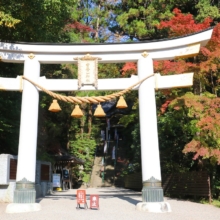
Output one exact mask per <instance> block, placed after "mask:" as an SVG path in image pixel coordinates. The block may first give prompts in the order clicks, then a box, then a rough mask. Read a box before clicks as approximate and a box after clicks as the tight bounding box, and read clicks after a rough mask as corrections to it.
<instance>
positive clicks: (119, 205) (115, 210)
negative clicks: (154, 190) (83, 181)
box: [0, 187, 220, 220]
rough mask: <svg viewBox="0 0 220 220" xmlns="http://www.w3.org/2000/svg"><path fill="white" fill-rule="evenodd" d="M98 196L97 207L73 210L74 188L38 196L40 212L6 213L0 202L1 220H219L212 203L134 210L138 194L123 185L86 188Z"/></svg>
mask: <svg viewBox="0 0 220 220" xmlns="http://www.w3.org/2000/svg"><path fill="white" fill-rule="evenodd" d="M90 194H98V195H99V205H100V209H99V210H90V209H87V210H85V209H80V210H78V209H76V190H74V189H71V190H68V191H66V192H54V193H53V195H48V196H46V197H44V198H41V199H38V200H37V202H38V203H40V204H41V211H37V212H29V213H19V214H7V213H5V210H6V206H7V204H6V203H0V220H102V219H103V220H136V219H137V220H142V219H143V220H146V219H147V220H220V208H216V207H214V206H212V205H204V204H198V203H194V202H189V201H181V200H177V199H170V198H165V201H166V202H168V203H169V204H170V206H171V209H172V212H171V213H148V212H143V211H137V210H135V205H136V204H137V203H138V202H141V193H140V192H136V191H132V190H127V189H123V188H113V187H108V188H88V189H86V195H87V204H88V206H89V203H90V202H89V195H90Z"/></svg>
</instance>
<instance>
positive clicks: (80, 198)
mask: <svg viewBox="0 0 220 220" xmlns="http://www.w3.org/2000/svg"><path fill="white" fill-rule="evenodd" d="M76 196H77V204H85V203H86V190H77V195H76Z"/></svg>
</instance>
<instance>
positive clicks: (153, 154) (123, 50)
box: [0, 29, 212, 212]
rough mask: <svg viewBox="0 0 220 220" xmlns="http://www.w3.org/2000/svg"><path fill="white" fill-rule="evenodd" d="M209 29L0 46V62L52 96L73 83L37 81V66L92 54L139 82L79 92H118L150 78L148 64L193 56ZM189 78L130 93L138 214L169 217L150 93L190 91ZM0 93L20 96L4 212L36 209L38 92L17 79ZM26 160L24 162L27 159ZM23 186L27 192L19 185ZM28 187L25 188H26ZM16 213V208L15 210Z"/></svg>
mask: <svg viewBox="0 0 220 220" xmlns="http://www.w3.org/2000/svg"><path fill="white" fill-rule="evenodd" d="M211 34H212V29H208V30H205V31H203V32H199V33H196V34H192V35H189V36H185V37H181V38H175V39H170V40H162V41H154V42H137V43H111V44H32V43H22V44H20V43H15V44H14V43H3V42H0V59H1V61H3V62H12V63H13V62H14V63H24V76H25V77H27V78H29V79H31V80H32V81H34V82H36V83H38V84H39V85H41V86H42V87H44V88H46V89H47V90H51V91H73V90H79V88H78V87H77V80H74V79H62V80H59V79H46V78H45V77H40V64H42V63H46V64H51V63H74V62H76V61H75V60H74V58H75V57H81V56H83V55H85V54H88V53H89V54H91V55H94V56H97V57H100V58H101V61H100V62H102V63H118V62H120V63H122V62H131V61H132V62H137V64H138V76H132V77H131V78H127V79H124V78H123V79H99V80H98V88H97V89H96V88H94V87H93V86H91V85H85V86H83V87H81V88H80V90H122V89H126V88H128V87H129V86H131V85H132V84H134V83H136V82H138V81H139V80H141V79H144V78H145V77H147V76H150V75H152V74H153V60H167V59H175V58H177V57H186V56H190V55H194V56H195V55H196V54H197V53H198V52H199V49H200V46H204V45H206V43H207V42H208V41H209V39H210V38H211ZM192 83H193V73H187V74H180V75H173V76H160V74H154V77H150V78H149V79H147V80H145V81H144V82H142V83H141V84H140V85H138V86H136V87H135V88H134V89H137V90H138V91H139V109H140V132H141V157H142V180H143V190H142V192H143V194H142V200H143V201H142V202H141V203H138V204H137V209H139V210H148V211H152V212H167V211H168V212H169V211H171V209H170V207H169V204H168V203H166V202H164V201H163V189H162V187H161V170H160V158H159V147H158V132H157V115H156V102H155V89H165V88H174V87H186V86H191V85H192ZM0 89H1V90H7V91H13V90H14V91H22V108H21V124H20V136H19V151H18V166H17V178H16V190H15V193H14V203H13V204H10V205H8V207H7V210H8V212H15V211H14V210H16V206H17V204H18V203H19V205H21V204H25V205H26V206H27V204H30V207H31V209H32V210H33V207H34V205H35V206H36V210H37V209H39V204H36V203H35V197H36V192H35V166H36V146H37V126H38V104H39V90H38V89H36V87H35V86H34V85H33V84H31V83H30V82H28V81H26V80H23V81H22V78H21V76H18V77H17V78H14V79H11V78H7V79H6V78H2V77H0ZM27 155H28V157H27ZM24 181H26V183H28V184H26V186H27V187H26V186H25V187H26V188H25V187H24V188H22V189H21V187H20V186H21V184H22V183H23V182H24ZM27 181H28V182H27ZM19 207H20V206H19Z"/></svg>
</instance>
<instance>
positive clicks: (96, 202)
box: [90, 195, 99, 209]
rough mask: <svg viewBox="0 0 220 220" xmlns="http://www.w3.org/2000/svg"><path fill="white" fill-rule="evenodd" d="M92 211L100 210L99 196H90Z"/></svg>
mask: <svg viewBox="0 0 220 220" xmlns="http://www.w3.org/2000/svg"><path fill="white" fill-rule="evenodd" d="M90 209H99V196H98V195H90Z"/></svg>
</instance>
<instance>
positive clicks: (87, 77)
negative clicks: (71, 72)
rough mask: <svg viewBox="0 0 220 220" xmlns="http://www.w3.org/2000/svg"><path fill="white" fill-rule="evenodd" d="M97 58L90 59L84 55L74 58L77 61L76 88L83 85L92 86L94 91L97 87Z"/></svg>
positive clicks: (89, 56) (88, 55)
mask: <svg viewBox="0 0 220 220" xmlns="http://www.w3.org/2000/svg"><path fill="white" fill-rule="evenodd" d="M99 59H100V58H98V57H92V56H91V55H90V54H86V55H85V56H84V57H82V58H78V57H77V58H75V60H78V88H79V89H80V88H81V87H82V86H84V85H93V86H94V87H95V88H96V89H97V87H98V60H99Z"/></svg>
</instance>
